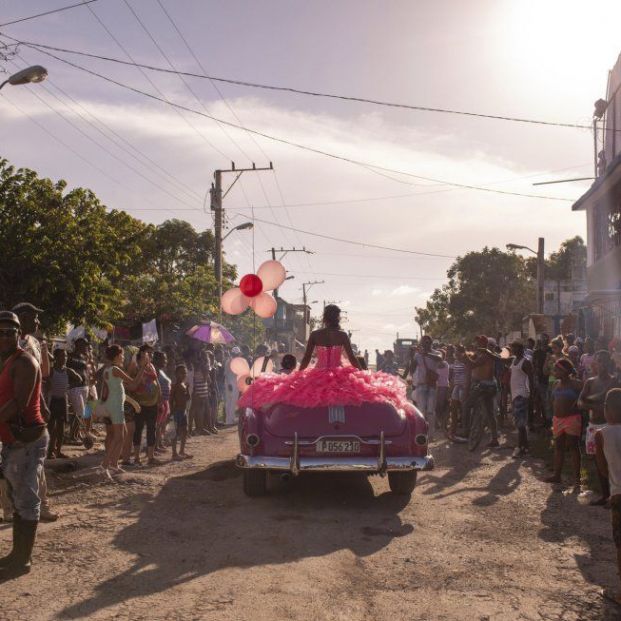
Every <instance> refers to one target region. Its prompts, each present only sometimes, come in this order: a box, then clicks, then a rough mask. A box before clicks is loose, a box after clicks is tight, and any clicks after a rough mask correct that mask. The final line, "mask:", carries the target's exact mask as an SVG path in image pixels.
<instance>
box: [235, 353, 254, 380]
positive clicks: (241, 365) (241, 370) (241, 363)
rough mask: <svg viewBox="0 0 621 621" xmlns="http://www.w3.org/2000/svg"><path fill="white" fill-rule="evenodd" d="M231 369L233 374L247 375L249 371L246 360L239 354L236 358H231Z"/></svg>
mask: <svg viewBox="0 0 621 621" xmlns="http://www.w3.org/2000/svg"><path fill="white" fill-rule="evenodd" d="M231 371H233V373H235V375H238V376H239V375H248V373H250V367H249V366H248V361H247V360H246V359H245V358H242V357H241V356H238V357H237V358H233V359H232V360H231Z"/></svg>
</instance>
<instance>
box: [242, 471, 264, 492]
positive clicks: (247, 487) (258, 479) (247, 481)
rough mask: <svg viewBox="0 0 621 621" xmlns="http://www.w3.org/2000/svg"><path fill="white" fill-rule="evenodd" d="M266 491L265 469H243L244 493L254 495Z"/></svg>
mask: <svg viewBox="0 0 621 621" xmlns="http://www.w3.org/2000/svg"><path fill="white" fill-rule="evenodd" d="M266 493H267V472H266V471H265V470H244V494H246V496H251V497H256V496H265V494H266Z"/></svg>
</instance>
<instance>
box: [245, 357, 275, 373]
mask: <svg viewBox="0 0 621 621" xmlns="http://www.w3.org/2000/svg"><path fill="white" fill-rule="evenodd" d="M264 360H265V356H261V357H260V358H257V359H256V360H255V361H254V364H253V365H252V372H251V373H252V377H259V375H261V373H271V372H272V371H273V370H274V363H273V362H272V361H271V360H268V361H267V365H266V366H265V371H263V361H264Z"/></svg>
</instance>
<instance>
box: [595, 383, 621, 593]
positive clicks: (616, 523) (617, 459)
mask: <svg viewBox="0 0 621 621" xmlns="http://www.w3.org/2000/svg"><path fill="white" fill-rule="evenodd" d="M604 411H605V416H606V422H607V423H608V424H607V425H606V426H605V427H603V428H602V429H600V430H599V431H597V433H596V434H595V444H596V449H595V450H596V452H595V459H597V465H598V469H600V470H601V471H602V472H604V473H605V474H606V475H607V476H608V481H609V483H610V508H611V514H612V538H613V541H614V543H615V547H616V548H617V569H618V572H619V578H621V389H620V388H613V389H612V390H610V391H609V392H608V394H607V395H606V404H605V410H604ZM602 594H603V595H604V596H605V597H607V598H608V599H610V600H612V601H613V602H615V603H617V604H619V605H621V592H616V593H614V592H612V591H610V590H609V589H604V590H603V593H602Z"/></svg>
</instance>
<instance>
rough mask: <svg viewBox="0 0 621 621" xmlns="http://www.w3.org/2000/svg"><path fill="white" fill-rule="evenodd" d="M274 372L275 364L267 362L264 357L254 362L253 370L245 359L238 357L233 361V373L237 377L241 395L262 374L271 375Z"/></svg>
mask: <svg viewBox="0 0 621 621" xmlns="http://www.w3.org/2000/svg"><path fill="white" fill-rule="evenodd" d="M273 370H274V363H273V362H272V361H271V360H269V359H268V360H267V361H266V360H265V357H264V356H261V357H260V358H257V359H256V360H255V361H254V364H253V365H252V369H251V368H250V366H249V365H248V362H247V360H246V359H245V358H242V357H238V358H233V359H232V360H231V371H233V373H235V375H236V376H237V388H239V392H240V393H241V394H244V393H245V392H246V391H247V390H248V387H249V386H250V384H252V382H253V380H254V379H255V378H257V377H259V375H261V374H262V373H271V372H272V371H273Z"/></svg>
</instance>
